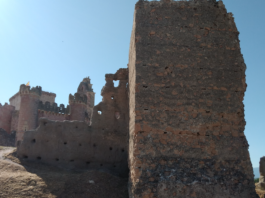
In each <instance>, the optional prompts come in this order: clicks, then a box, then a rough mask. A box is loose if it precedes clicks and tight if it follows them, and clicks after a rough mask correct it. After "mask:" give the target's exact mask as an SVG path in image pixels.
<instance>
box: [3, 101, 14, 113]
mask: <svg viewBox="0 0 265 198" xmlns="http://www.w3.org/2000/svg"><path fill="white" fill-rule="evenodd" d="M2 108H5V109H10V110H12V111H13V110H14V107H13V106H12V105H9V104H8V103H5V104H4V105H2V104H1V103H0V109H2Z"/></svg>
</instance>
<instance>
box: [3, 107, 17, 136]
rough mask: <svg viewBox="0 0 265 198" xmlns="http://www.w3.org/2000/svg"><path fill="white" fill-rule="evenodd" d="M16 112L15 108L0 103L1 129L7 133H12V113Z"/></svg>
mask: <svg viewBox="0 0 265 198" xmlns="http://www.w3.org/2000/svg"><path fill="white" fill-rule="evenodd" d="M14 110H15V107H14V106H11V105H8V104H7V103H5V105H4V106H2V104H1V103H0V128H2V129H4V130H5V131H6V132H7V133H10V132H11V121H12V113H13V111H14Z"/></svg>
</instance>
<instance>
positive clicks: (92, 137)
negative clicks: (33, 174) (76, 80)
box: [18, 69, 129, 177]
mask: <svg viewBox="0 0 265 198" xmlns="http://www.w3.org/2000/svg"><path fill="white" fill-rule="evenodd" d="M113 80H120V84H119V86H118V87H114V86H113ZM127 82H128V71H127V69H120V70H118V71H117V73H116V74H107V75H106V85H105V86H104V88H103V89H102V92H101V95H102V96H103V100H102V102H101V103H99V104H98V105H97V106H95V107H94V112H93V117H92V125H91V126H89V125H88V124H87V123H86V122H80V121H71V122H70V121H63V122H59V121H49V120H47V119H44V118H41V119H40V123H39V127H38V128H37V129H36V130H32V131H27V132H26V133H25V135H24V140H23V141H22V142H21V144H20V146H19V147H18V156H19V157H20V158H24V159H28V160H33V161H34V160H35V161H41V162H45V163H49V164H53V165H59V166H64V167H68V168H80V169H101V170H105V171H109V172H111V173H116V174H120V175H121V176H125V177H127V176H128V162H127V159H128V148H127V147H128V133H129V132H128V125H129V124H128V121H129V116H128V91H127ZM78 101H79V100H78ZM70 105H71V103H70ZM99 111H100V112H101V114H99V113H98V112H99Z"/></svg>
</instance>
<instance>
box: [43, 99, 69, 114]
mask: <svg viewBox="0 0 265 198" xmlns="http://www.w3.org/2000/svg"><path fill="white" fill-rule="evenodd" d="M38 109H39V110H43V111H49V112H54V113H56V114H69V112H70V110H69V105H67V107H66V108H65V106H64V104H60V105H59V106H58V105H57V103H53V104H51V103H50V102H45V103H43V102H42V101H39V105H38Z"/></svg>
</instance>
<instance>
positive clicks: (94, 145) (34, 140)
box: [32, 139, 124, 152]
mask: <svg viewBox="0 0 265 198" xmlns="http://www.w3.org/2000/svg"><path fill="white" fill-rule="evenodd" d="M32 142H33V143H35V142H36V139H33V140H32ZM66 144H67V142H64V145H66ZM79 146H82V144H79ZM96 146H97V145H96V144H93V147H96ZM109 150H112V147H110V148H109ZM121 152H124V149H122V150H121Z"/></svg>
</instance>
